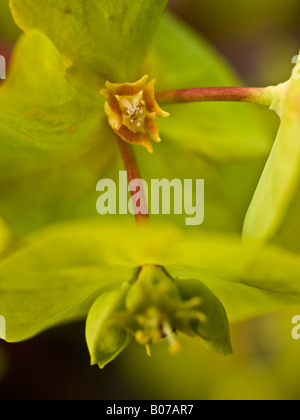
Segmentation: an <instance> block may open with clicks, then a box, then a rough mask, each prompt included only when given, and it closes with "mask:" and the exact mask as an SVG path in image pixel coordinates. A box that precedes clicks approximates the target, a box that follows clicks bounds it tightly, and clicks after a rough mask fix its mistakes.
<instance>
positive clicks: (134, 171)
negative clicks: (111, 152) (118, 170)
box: [117, 137, 150, 226]
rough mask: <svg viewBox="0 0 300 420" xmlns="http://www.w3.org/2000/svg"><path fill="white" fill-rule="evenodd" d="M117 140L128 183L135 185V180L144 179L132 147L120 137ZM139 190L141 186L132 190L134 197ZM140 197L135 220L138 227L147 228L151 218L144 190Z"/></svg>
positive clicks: (141, 191)
mask: <svg viewBox="0 0 300 420" xmlns="http://www.w3.org/2000/svg"><path fill="white" fill-rule="evenodd" d="M117 140H118V145H119V149H120V152H121V155H122V159H123V162H124V166H125V169H126V171H127V178H128V183H130V182H133V183H134V181H135V180H137V179H142V177H141V173H140V170H139V167H138V163H137V160H136V157H135V155H134V152H133V148H132V146H131V145H130V144H128V143H126V142H125V141H123V140H122V139H121V138H120V137H118V138H117ZM133 186H134V184H133ZM138 188H139V189H140V185H138V186H136V188H132V189H133V191H132V192H131V195H132V196H133V195H134V194H136V190H137V189H138ZM140 195H141V199H140V201H141V202H140V203H139V204H140V205H139V207H138V208H134V213H135V220H136V224H137V225H138V226H145V225H149V223H150V217H149V212H148V205H147V199H146V195H145V191H144V189H142V188H141V189H140Z"/></svg>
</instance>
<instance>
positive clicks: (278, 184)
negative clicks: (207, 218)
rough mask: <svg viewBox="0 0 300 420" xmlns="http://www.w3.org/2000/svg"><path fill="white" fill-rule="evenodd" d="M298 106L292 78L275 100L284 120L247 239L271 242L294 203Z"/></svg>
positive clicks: (298, 173) (299, 156)
mask: <svg viewBox="0 0 300 420" xmlns="http://www.w3.org/2000/svg"><path fill="white" fill-rule="evenodd" d="M299 62H300V61H299ZM298 64H299V63H298ZM299 102H300V78H299V77H295V76H293V77H292V78H291V79H290V81H289V82H287V83H285V84H283V85H279V86H278V88H277V94H276V95H275V98H274V103H273V108H274V110H275V111H276V112H277V113H278V114H279V116H280V118H281V126H280V130H279V132H278V135H277V138H276V141H275V144H274V147H273V150H272V152H271V155H270V158H269V160H268V162H267V165H266V167H265V169H264V172H263V174H262V177H261V179H260V182H259V184H258V187H257V190H256V192H255V195H254V198H253V200H252V203H251V205H250V208H249V210H248V214H247V217H246V220H245V225H244V236H245V237H246V238H255V239H260V240H269V239H272V237H274V236H275V234H276V233H277V232H278V230H279V228H280V226H281V224H282V223H283V222H284V220H285V218H286V215H287V212H288V209H289V207H290V206H291V203H292V200H293V199H294V196H295V193H296V190H297V188H298V185H299V177H300V142H299V133H300V112H299Z"/></svg>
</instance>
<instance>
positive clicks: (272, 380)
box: [0, 0, 300, 400]
mask: <svg viewBox="0 0 300 420" xmlns="http://www.w3.org/2000/svg"><path fill="white" fill-rule="evenodd" d="M170 8H171V9H173V11H174V12H175V13H176V14H177V15H179V16H180V17H181V18H182V19H183V20H185V21H186V22H188V23H189V24H191V25H192V26H193V27H194V28H195V29H196V30H197V31H199V33H200V34H201V35H202V36H205V37H206V38H207V39H208V40H210V42H211V43H212V44H213V45H214V46H215V47H216V48H217V49H218V50H219V51H220V52H221V53H222V54H223V55H224V57H225V58H227V60H228V61H229V62H230V63H231V64H232V65H233V67H234V68H235V69H236V71H237V72H238V73H239V74H240V76H241V78H242V79H243V80H244V82H245V84H246V85H252V86H254V85H256V86H265V85H269V84H277V83H280V82H282V81H284V80H287V78H288V77H289V75H290V73H291V71H292V67H293V65H292V62H291V60H292V57H293V56H294V55H296V54H297V53H298V51H299V48H300V24H299V16H300V3H299V1H298V0H264V1H263V2H262V1H261V0H243V1H240V0H223V1H222V2H220V1H217V0H201V1H200V0H171V2H170ZM19 34H20V32H19V30H18V28H17V27H16V26H15V25H14V23H13V20H12V18H11V16H10V12H9V9H8V2H7V0H0V54H1V55H5V56H6V57H7V59H9V56H10V51H11V49H12V47H13V45H14V43H15V41H16V39H17V38H18V36H19ZM268 124H269V125H270V131H272V130H273V131H274V134H275V131H276V129H277V128H278V121H277V119H275V118H270V119H269V120H268ZM297 314H300V308H289V309H287V310H280V311H277V312H275V313H273V314H270V315H266V316H264V317H260V318H257V319H254V320H251V321H247V322H244V323H240V324H236V325H232V327H231V329H232V341H233V347H234V350H235V354H234V356H230V357H226V358H225V357H223V356H217V355H214V354H212V353H210V352H208V351H206V350H205V349H203V348H202V347H201V345H200V344H199V343H197V342H195V341H193V340H189V339H187V338H182V339H183V343H184V351H183V352H182V354H180V355H179V356H176V357H173V356H170V355H169V354H168V351H167V347H166V345H165V344H164V343H162V344H161V345H158V346H156V347H155V348H154V349H153V356H152V358H151V359H150V358H148V356H147V355H146V353H145V351H144V349H143V348H142V347H141V346H138V345H133V346H131V347H130V348H129V349H128V350H127V351H126V352H124V353H123V354H122V355H121V356H120V357H119V358H118V359H117V360H116V361H115V362H114V363H112V364H111V365H110V366H108V367H107V368H106V369H105V370H103V371H100V370H99V369H98V368H97V367H93V368H91V367H89V354H88V350H87V347H86V343H85V339H84V323H76V324H73V325H68V326H66V327H60V328H56V329H53V330H51V331H48V332H47V333H44V334H42V335H40V336H39V337H37V338H34V339H32V340H30V341H28V342H24V343H20V344H14V345H8V344H6V343H4V342H0V399H1V400H5V399H8V400H15V399H16V400H20V399H23V400H24V399H87V400H88V399H99V400H104V399H108V400H114V399H123V400H149V399H173V400H176V399H197V400H201V399H208V400H216V399H222V400H227V399H229V400H232V399H233V400H239V399H241V400H245V399H250V400H253V399H271V400H277V399H285V400H291V399H293V400H298V399H299V398H300V363H299V360H300V340H299V341H294V340H293V339H292V337H291V331H292V327H293V326H292V324H291V320H292V318H293V316H294V315H297Z"/></svg>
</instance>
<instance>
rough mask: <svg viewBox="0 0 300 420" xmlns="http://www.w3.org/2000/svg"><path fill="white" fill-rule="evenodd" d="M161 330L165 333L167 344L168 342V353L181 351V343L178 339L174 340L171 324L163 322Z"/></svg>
mask: <svg viewBox="0 0 300 420" xmlns="http://www.w3.org/2000/svg"><path fill="white" fill-rule="evenodd" d="M163 332H164V333H165V335H166V337H167V339H168V341H169V344H170V347H169V351H170V353H171V354H178V353H179V352H180V351H181V349H182V347H181V344H180V343H179V341H177V340H175V338H174V334H173V331H172V329H171V326H170V324H169V323H168V322H164V323H163Z"/></svg>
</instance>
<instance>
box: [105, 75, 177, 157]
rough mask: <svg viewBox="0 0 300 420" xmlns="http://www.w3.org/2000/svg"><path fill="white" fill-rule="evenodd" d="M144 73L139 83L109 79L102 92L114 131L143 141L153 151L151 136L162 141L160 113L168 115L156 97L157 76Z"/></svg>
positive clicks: (124, 137) (134, 141)
mask: <svg viewBox="0 0 300 420" xmlns="http://www.w3.org/2000/svg"><path fill="white" fill-rule="evenodd" d="M148 79H149V76H147V75H146V76H144V77H143V78H142V79H140V80H138V81H137V82H136V83H123V84H118V83H110V82H106V85H105V87H106V88H105V89H103V90H101V91H100V93H101V95H103V96H104V98H105V99H106V102H105V113H106V115H107V118H108V122H109V124H110V126H111V127H112V129H113V130H114V131H115V133H116V134H117V135H118V136H119V137H121V138H122V140H124V141H126V142H127V143H131V144H135V145H140V146H144V147H146V149H147V150H148V151H149V152H150V153H153V146H152V142H151V140H153V141H155V142H157V143H159V142H160V141H161V139H160V136H159V130H158V124H157V117H163V118H166V117H168V116H169V114H168V113H167V112H165V111H163V110H162V109H161V108H160V107H159V105H158V103H157V102H156V100H155V91H154V85H155V80H153V81H152V82H149V83H148Z"/></svg>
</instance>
